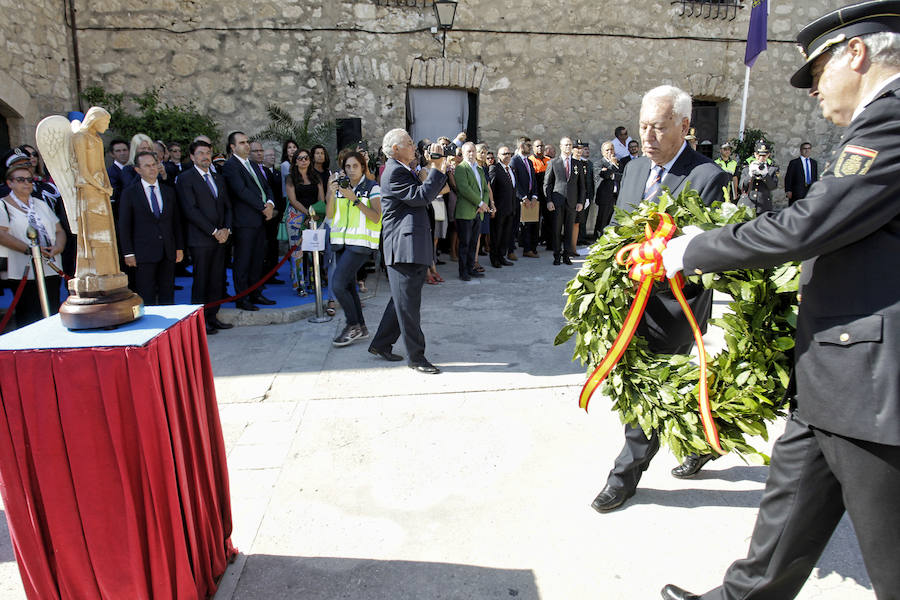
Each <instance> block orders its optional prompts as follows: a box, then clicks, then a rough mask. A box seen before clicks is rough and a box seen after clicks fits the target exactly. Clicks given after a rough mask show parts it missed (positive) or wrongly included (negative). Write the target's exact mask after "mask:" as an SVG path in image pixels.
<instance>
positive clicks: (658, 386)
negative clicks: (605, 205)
mask: <svg viewBox="0 0 900 600" xmlns="http://www.w3.org/2000/svg"><path fill="white" fill-rule="evenodd" d="M657 212H667V213H669V214H670V215H672V217H673V218H674V219H675V223H676V224H677V225H679V226H685V225H690V224H693V225H697V226H699V227H701V228H705V229H709V228H712V227H718V226H722V225H726V224H729V223H740V222H743V221H746V220H748V219H749V218H751V217H752V213H751V211H750V210H749V209H748V208H747V207H743V206H737V205H735V204H732V203H730V202H715V203H713V205H712V206H711V207H707V206H705V205H704V204H703V202H702V200H701V199H700V196H699V194H697V192H696V191H693V190H691V189H689V188H686V189H685V190H684V191H682V192H681V193H680V194H679V195H678V197H677V198H673V197H672V196H671V195H670V194H669V192H668V190H664V192H663V193H662V194H661V195H660V196H659V198H658V202H656V203H647V202H644V203H641V204H640V206H639V207H638V208H637V209H636V210H635V211H634V212H632V213H630V214H628V213H625V212H622V211H620V210H618V209H616V221H617V222H618V225H616V226H610V227H607V228H606V230H605V231H604V234H603V236H602V237H600V238H599V239H598V240H597V242H596V243H595V244H594V245H593V246H592V248H591V253H590V255H589V256H588V257H587V259H586V260H585V262H584V265H583V266H582V268H581V269H580V270H579V272H578V274H577V275H576V276H575V278H574V279H573V280H572V281H570V282H569V284H568V285H567V286H566V292H565V293H566V295H567V296H568V301H567V302H566V307H565V309H564V310H563V315H564V316H565V318H566V325H565V326H564V327H563V328H562V330H561V331H560V332H559V334H557V336H556V340H555V344H557V345H558V344H562V343H564V342H566V341H567V340H569V339H570V338H571V337H572V336H575V350H574V354H573V359H579V360H581V363H582V364H584V365H587V366H588V368H589V371H588V372H589V373H590V372H591V371H593V369H594V368H595V367H596V366H597V364H599V362H600V361H601V360H602V359H603V357H604V356H605V355H606V352H607V351H608V350H609V348H610V347H611V346H612V345H613V342H614V340H615V339H616V335H617V334H618V333H619V331H620V329H621V328H622V324H623V322H624V319H625V316H626V315H627V313H628V309H629V307H630V306H631V301H632V299H633V298H634V290H635V288H636V287H637V282H635V281H633V280H631V279H629V278H628V275H627V271H626V269H625V267H623V266H621V265H619V264H618V263H617V262H616V260H615V256H616V253H617V252H618V251H619V249H620V248H622V246H624V245H626V244H630V243H633V242H638V241H641V240H642V239H643V238H644V225H645V224H646V223H648V222H649V223H650V224H651V227H652V226H654V225H655V220H654V219H653V215H654V214H655V213H657ZM798 278H799V268H798V266H797V265H796V264H795V263H792V264H786V265H783V266H781V267H778V268H774V269H749V270H742V271H728V272H724V273H718V274H713V273H709V274H706V275H703V276H702V277H696V276H694V277H689V278H688V280H689V281H693V282H701V283H702V285H703V286H704V287H705V288H707V289H713V290H718V291H720V292H724V293H726V294H728V295H729V296H731V298H732V301H731V302H730V303H729V305H728V306H729V308H730V312H727V313H726V314H724V315H723V316H722V317H721V318H717V319H712V320H711V321H710V322H711V323H713V324H715V325H718V326H719V327H721V328H722V329H723V330H724V333H725V344H726V348H725V349H723V351H722V352H721V353H719V354H718V355H716V356H715V357H714V358H712V359H710V360H709V362H708V366H709V396H710V403H711V407H712V414H713V417H714V419H715V422H716V425H717V427H718V429H719V439H720V443H721V445H722V448H723V449H724V450H726V451H734V452H737V453H738V454H739V455H741V456H742V457H744V458H745V460H747V461H748V462H751V463H756V464H765V463H767V462H768V456H766V455H765V454H763V453H761V452H758V451H757V450H756V449H754V448H753V447H752V446H751V445H750V444H748V443H747V441H746V440H745V437H744V436H745V435H751V436H755V435H758V436H761V437H762V438H763V439H767V431H766V422H767V421H772V420H774V419H775V418H776V417H778V416H780V415H781V414H783V411H782V400H783V397H784V393H785V389H786V387H787V385H788V380H789V374H790V369H791V360H792V357H791V354H792V349H793V346H794V329H795V327H796V323H797V306H796V291H797V281H798ZM657 286H666V287H667V286H668V284H667V283H665V282H657V283H656V284H655V285H654V289H655V290H656V289H659V290H662V289H665V288H663V287H657ZM699 379H700V371H699V367H698V366H697V365H696V364H695V363H694V362H693V361H692V360H691V357H690V356H689V355H686V354H674V355H671V354H654V353H651V352H649V351H648V349H647V342H646V340H644V339H643V338H642V337H640V336H639V335H635V336H634V339H632V341H631V344H630V345H629V346H628V349H627V350H626V351H625V353H624V355H623V356H622V358H621V360H620V361H619V363H618V364H617V365H616V367H615V368H614V369H613V370H612V372H611V373H610V374H609V376H608V377H607V378H606V380H605V381H604V382H603V384H602V385H601V386H600V387H599V388H598V389H597V394H595V396H596V395H603V396H606V397H608V398H611V399H612V400H613V405H612V407H613V409H614V410H616V411H618V413H619V416H620V418H621V420H622V422H623V423H631V424H637V425H639V426H640V427H641V428H642V429H643V430H644V432H645V433H648V434H649V432H650V431H651V430H654V429H655V430H657V431H658V432H659V436H660V440H661V441H662V443H664V444H666V445H667V446H668V447H669V448H670V449H671V450H672V452H673V453H674V454H675V456H676V457H677V458H678V459H679V460H682V459H683V458H684V457H685V456H686V455H687V454H690V453H701V454H702V453H706V452H711V451H712V448H711V447H710V445H709V444H708V443H707V441H706V439H705V438H704V435H703V427H702V424H701V422H700V416H699V413H698V412H697V392H698V385H699ZM595 401H596V398H595Z"/></svg>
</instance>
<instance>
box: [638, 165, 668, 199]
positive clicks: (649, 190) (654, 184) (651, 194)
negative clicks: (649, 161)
mask: <svg viewBox="0 0 900 600" xmlns="http://www.w3.org/2000/svg"><path fill="white" fill-rule="evenodd" d="M665 173H666V170H665V169H664V168H663V167H661V166H659V165H656V166H655V167H653V175H652V176H651V177H650V180H649V181H648V182H647V186H646V187H645V188H644V197H643V198H641V200H653V199H655V198H656V196H657V195H658V194H659V187H660V186H659V184H660V182H661V181H662V178H663V175H665Z"/></svg>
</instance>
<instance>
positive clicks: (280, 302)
mask: <svg viewBox="0 0 900 600" xmlns="http://www.w3.org/2000/svg"><path fill="white" fill-rule="evenodd" d="M225 278H226V281H227V283H226V293H227V294H228V296H231V295H232V294H233V293H234V286H233V285H232V281H233V278H232V276H231V269H228V270H227V271H226V272H225ZM278 279H281V280H282V281H284V282H285V283H283V284H281V285H266V286H265V289H264V290H263V295H265V297H266V298H269V299H271V300H274V301H275V304H273V305H271V306H262V305H260V309H263V310H265V309H267V308H288V307H291V306H300V305H301V304H310V303H312V302H315V299H316V296H315V294H313V293H310V294H309V295H308V296H305V297H303V298H301V297H300V296H298V295H297V292H295V291H294V287H293V286H292V285H291V267H290V261H288V262H286V263H285V264H283V265H282V266H281V269H279V270H278ZM193 281H194V280H193V278H191V277H176V278H175V283H176V284H177V285H181V286H183V287H184V289H183V290H175V304H190V303H191V284H192V283H193ZM61 287H62V291H61V292H60V296H59V299H60V301H63V300H65V299H66V297H67V296H68V292H67V291H66V289H65V285H62V286H61ZM14 293H15V290H10V289H6V290H3V294H2V295H0V308H9V305H10V303H11V302H12V298H13V294H14ZM330 297H331V296H330V292H329V291H328V288H327V287H325V288H323V289H322V299H323V302H324V301H327V300H328V299H329V298H330ZM222 306H223V307H224V308H234V302H228V303H226V304H223V305H222Z"/></svg>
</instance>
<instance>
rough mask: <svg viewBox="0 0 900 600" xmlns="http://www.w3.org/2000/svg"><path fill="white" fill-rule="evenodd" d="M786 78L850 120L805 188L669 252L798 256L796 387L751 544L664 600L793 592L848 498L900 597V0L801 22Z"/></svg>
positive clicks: (687, 259)
mask: <svg viewBox="0 0 900 600" xmlns="http://www.w3.org/2000/svg"><path fill="white" fill-rule="evenodd" d="M798 41H799V43H800V45H801V49H802V50H803V53H804V56H805V57H806V61H805V63H804V64H803V66H802V67H800V69H799V70H798V71H797V72H796V73H795V74H794V75H793V77H791V85H793V86H794V87H798V88H809V90H810V91H809V95H810V96H812V97H813V98H815V99H816V100H818V102H819V106H820V108H821V109H822V115H823V116H824V117H825V118H826V119H829V120H830V121H832V122H833V123H834V124H835V125H840V126H845V127H847V129H846V131H845V132H844V135H843V138H842V139H841V146H840V147H839V148H838V150H837V151H836V152H835V153H834V160H833V161H832V162H831V164H830V165H829V167H828V169H827V170H826V171H825V172H824V174H823V177H822V179H821V180H820V181H817V182H814V183H813V184H812V186H811V187H810V188H809V192H808V194H807V196H806V197H805V198H802V199H800V200H797V201H796V202H795V203H793V204H792V205H791V206H789V207H788V208H787V209H785V210H783V211H781V212H778V213H765V214H763V215H760V216H759V217H757V218H756V219H754V220H752V221H748V222H747V223H742V224H739V225H728V226H725V227H722V228H720V229H717V230H714V231H709V232H706V233H700V232H699V231H696V232H691V231H690V229H691V228H687V229H688V231H686V232H685V233H686V234H687V235H684V236H682V237H679V238H675V239H674V240H672V241H671V242H669V247H668V248H667V249H666V250H665V251H664V252H663V261H664V263H665V266H666V271H667V274H668V275H669V276H670V277H671V276H674V275H675V274H676V273H678V272H680V271H682V270H683V271H684V272H686V273H688V274H692V273H697V274H700V273H704V272H720V271H726V270H731V269H740V268H759V267H767V266H772V265H779V264H782V263H785V262H787V261H792V260H802V261H803V265H802V272H801V280H800V293H799V294H798V295H797V296H798V300H799V301H800V306H799V314H798V317H797V333H796V346H795V368H794V382H795V384H796V385H795V388H796V392H795V396H794V398H793V402H792V406H791V408H792V410H791V415H790V418H789V419H788V422H787V425H786V426H785V431H784V434H783V435H782V436H781V437H780V438H778V440H777V441H776V442H775V447H774V449H773V452H772V460H771V463H770V467H769V477H768V480H767V481H766V489H765V492H764V493H763V497H762V501H761V503H760V507H759V515H758V516H757V520H756V526H755V528H754V531H753V537H752V539H751V541H750V551H749V553H748V556H747V558H745V559H742V560H739V561H737V562H735V563H733V564H732V565H731V567H729V569H728V571H727V572H726V574H725V578H724V581H723V583H722V586H720V587H718V588H716V589H714V590H712V591H710V592H708V593H706V594H704V595H703V596H696V595H694V594H691V593H689V592H686V591H685V590H683V589H681V588H679V587H676V586H673V585H667V586H666V587H665V588H664V589H663V591H662V596H663V598H665V599H667V600H689V599H693V598H704V599H706V600H710V599H717V600H723V599H731V600H736V599H741V600H747V599H758V600H759V599H763V598H778V599H779V600H782V599H784V600H788V599H790V598H794V597H795V596H796V595H797V593H799V591H800V589H801V588H802V587H803V584H804V583H805V582H806V578H807V577H808V576H809V573H810V571H811V570H812V568H813V567H814V566H815V564H816V561H817V560H818V558H819V556H820V555H821V553H822V551H823V550H824V549H825V546H826V544H827V543H828V540H829V538H830V537H831V534H832V532H833V531H834V529H835V527H836V526H837V524H838V522H839V521H840V519H841V517H842V516H843V514H844V511H847V512H848V513H849V515H850V520H851V521H852V522H853V528H854V530H855V531H856V537H857V539H858V540H859V546H860V549H861V550H862V555H863V559H864V561H865V564H866V570H867V571H868V574H869V577H870V578H871V580H872V587H873V588H874V590H875V595H876V596H877V597H878V598H880V599H882V600H883V599H887V598H900V569H898V568H897V553H898V550H900V511H898V510H897V498H898V497H900V360H898V357H900V279H898V277H897V275H898V273H900V1H898V0H874V1H868V2H861V3H858V4H853V5H850V6H846V7H844V8H841V9H838V10H835V11H832V12H830V13H828V14H826V15H825V16H823V17H821V18H819V19H817V20H815V21H813V22H812V23H811V24H809V25H807V26H806V27H805V28H804V29H803V30H802V31H801V32H800V33H799V35H798Z"/></svg>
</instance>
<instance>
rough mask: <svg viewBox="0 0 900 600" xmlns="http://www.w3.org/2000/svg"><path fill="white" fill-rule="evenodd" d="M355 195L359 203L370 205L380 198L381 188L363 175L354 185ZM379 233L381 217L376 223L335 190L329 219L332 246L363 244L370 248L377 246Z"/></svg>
mask: <svg viewBox="0 0 900 600" xmlns="http://www.w3.org/2000/svg"><path fill="white" fill-rule="evenodd" d="M354 191H355V192H356V197H357V198H359V202H360V204H365V205H366V206H369V207H371V206H372V200H375V199H378V200H381V188H379V187H378V184H377V183H375V182H374V181H372V180H371V179H368V178H366V177H363V178H362V180H361V181H360V182H359V183H358V184H357V185H356V189H355V190H354ZM380 235H381V218H380V217H379V219H378V222H377V223H373V222H372V221H370V220H369V219H368V218H367V217H366V215H365V214H363V212H362V211H361V210H359V206H353V203H352V201H351V200H350V199H348V198H344V197H343V196H342V195H341V192H340V191H338V192H337V196H336V197H335V202H334V217H333V218H332V220H331V245H332V246H335V245H337V246H343V245H347V246H363V247H366V248H371V249H372V250H374V249H376V248H378V239H379V237H380Z"/></svg>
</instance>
